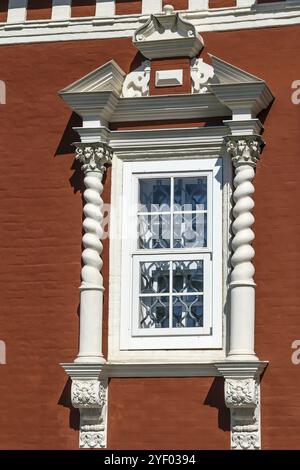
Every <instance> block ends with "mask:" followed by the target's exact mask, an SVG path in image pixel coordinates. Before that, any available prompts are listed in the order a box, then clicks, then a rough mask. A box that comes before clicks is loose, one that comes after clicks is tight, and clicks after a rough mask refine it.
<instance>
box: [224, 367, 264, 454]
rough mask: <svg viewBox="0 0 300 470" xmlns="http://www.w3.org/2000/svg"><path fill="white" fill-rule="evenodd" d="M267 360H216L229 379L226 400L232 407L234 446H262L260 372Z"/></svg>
mask: <svg viewBox="0 0 300 470" xmlns="http://www.w3.org/2000/svg"><path fill="white" fill-rule="evenodd" d="M266 365H267V363H266V362H261V361H257V362H256V361H255V362H254V361H253V362H252V363H251V362H247V363H246V362H245V363H242V362H236V363H235V362H232V363H230V362H229V361H228V363H223V364H216V367H217V369H218V371H219V373H220V375H222V376H223V377H224V379H225V385H224V388H225V392H224V394H225V404H226V406H227V407H228V408H229V409H230V421H231V423H230V427H231V448H232V449H237V450H257V449H260V448H261V433H260V374H261V373H262V371H263V369H264V368H265V367H266Z"/></svg>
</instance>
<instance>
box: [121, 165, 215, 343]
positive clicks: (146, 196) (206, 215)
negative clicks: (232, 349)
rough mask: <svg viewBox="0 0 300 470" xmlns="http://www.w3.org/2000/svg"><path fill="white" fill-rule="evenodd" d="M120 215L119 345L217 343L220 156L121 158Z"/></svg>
mask: <svg viewBox="0 0 300 470" xmlns="http://www.w3.org/2000/svg"><path fill="white" fill-rule="evenodd" d="M122 212H123V227H122V270H121V311H120V350H134V349H136V350H149V349H153V350H155V349H156V350H157V349H159V350H164V349H210V348H221V347H222V159H221V158H210V159H201V160H199V159H193V160H173V161H170V160H168V161H164V160H160V161H144V162H141V161H139V162H124V170H123V203H122ZM125 214H126V217H125V216H124V215H125Z"/></svg>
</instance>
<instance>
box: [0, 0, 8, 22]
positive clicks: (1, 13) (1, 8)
mask: <svg viewBox="0 0 300 470" xmlns="http://www.w3.org/2000/svg"><path fill="white" fill-rule="evenodd" d="M7 10H8V0H2V2H0V23H1V22H2V21H6V18H7Z"/></svg>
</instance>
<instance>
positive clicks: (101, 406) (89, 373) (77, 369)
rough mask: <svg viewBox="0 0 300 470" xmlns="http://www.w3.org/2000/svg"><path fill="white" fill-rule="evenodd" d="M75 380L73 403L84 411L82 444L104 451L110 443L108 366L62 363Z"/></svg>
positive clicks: (88, 447)
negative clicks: (108, 429) (108, 435)
mask: <svg viewBox="0 0 300 470" xmlns="http://www.w3.org/2000/svg"><path fill="white" fill-rule="evenodd" d="M62 366H63V368H64V369H65V371H66V372H67V374H68V375H69V376H70V377H71V379H72V389H71V400H72V405H73V406H74V408H78V409H79V412H80V433H79V445H80V447H81V448H87V449H103V448H105V447H106V442H107V398H108V397H107V395H108V379H107V377H106V376H105V375H103V370H104V366H103V365H100V364H99V365H97V364H77V363H76V364H75V363H71V364H62Z"/></svg>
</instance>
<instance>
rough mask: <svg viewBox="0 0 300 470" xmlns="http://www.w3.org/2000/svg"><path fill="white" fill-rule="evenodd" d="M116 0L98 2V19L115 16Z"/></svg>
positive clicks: (99, 0)
mask: <svg viewBox="0 0 300 470" xmlns="http://www.w3.org/2000/svg"><path fill="white" fill-rule="evenodd" d="M115 10H116V2H115V0H96V17H97V16H100V17H107V16H108V17H110V16H113V15H114V14H115Z"/></svg>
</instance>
